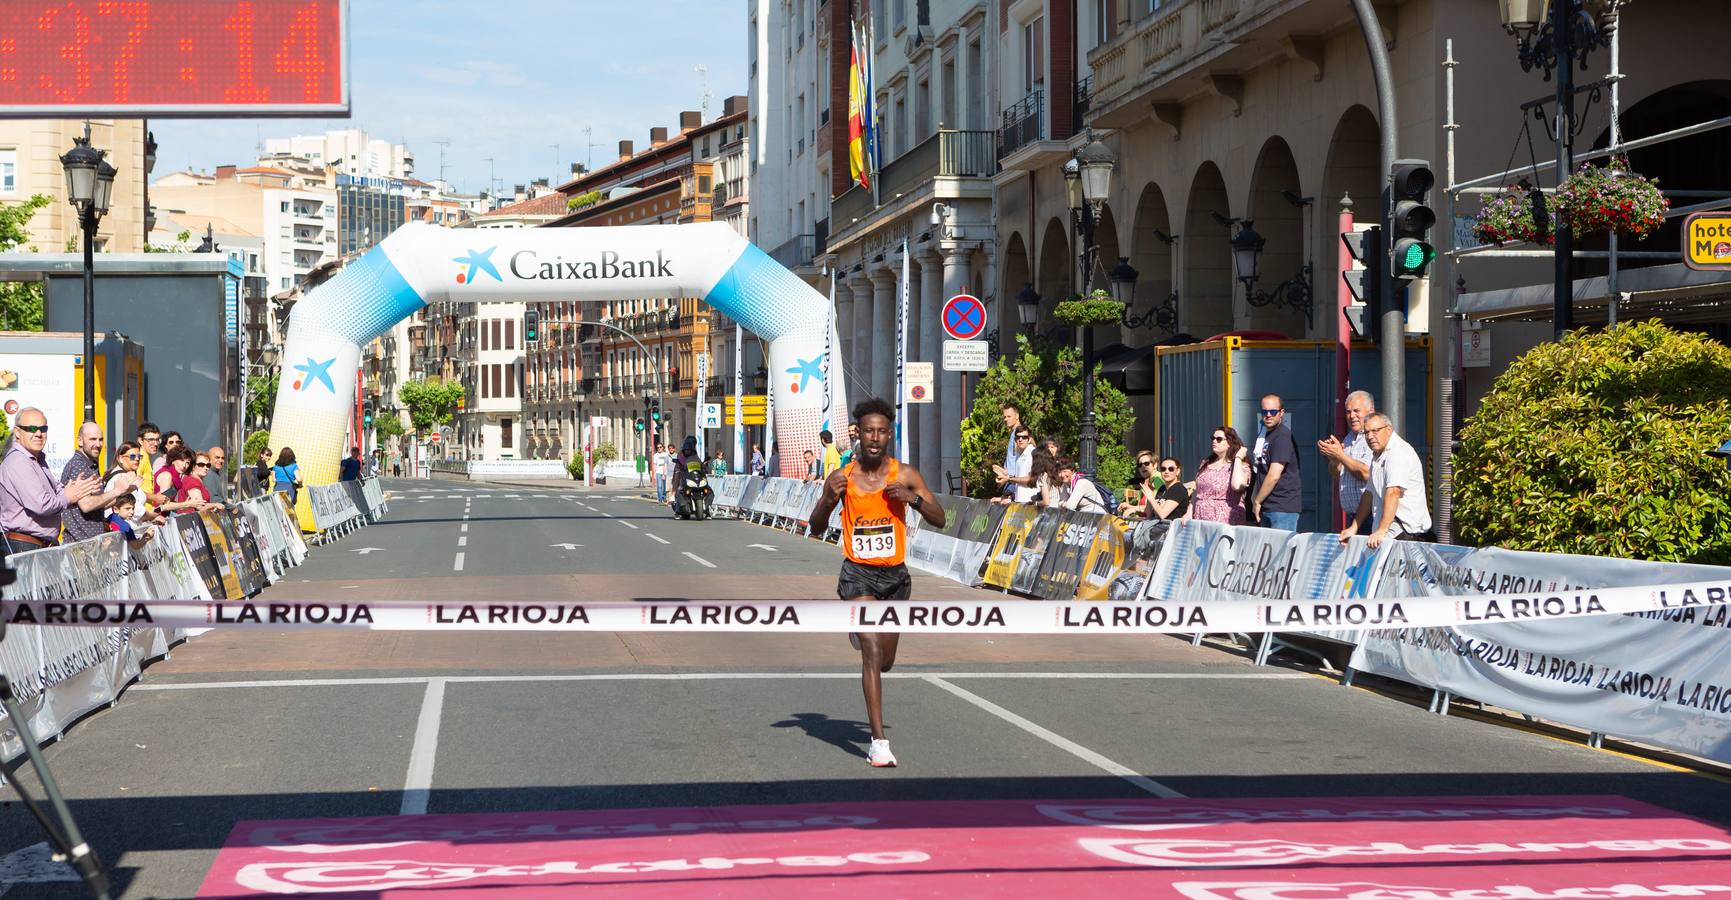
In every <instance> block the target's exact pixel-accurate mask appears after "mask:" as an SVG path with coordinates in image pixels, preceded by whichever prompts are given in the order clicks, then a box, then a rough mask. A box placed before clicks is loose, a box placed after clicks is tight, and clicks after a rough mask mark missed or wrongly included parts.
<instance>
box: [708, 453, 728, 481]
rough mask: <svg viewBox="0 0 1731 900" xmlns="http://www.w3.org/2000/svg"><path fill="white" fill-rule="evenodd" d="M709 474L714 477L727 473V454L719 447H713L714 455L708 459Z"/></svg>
mask: <svg viewBox="0 0 1731 900" xmlns="http://www.w3.org/2000/svg"><path fill="white" fill-rule="evenodd" d="M709 474H710V475H711V476H713V477H715V478H720V477H721V476H723V475H726V474H727V455H726V454H725V453H723V452H722V450H721V448H720V447H717V448H715V455H714V456H712V457H710V459H709Z"/></svg>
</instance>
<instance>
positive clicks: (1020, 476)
mask: <svg viewBox="0 0 1731 900" xmlns="http://www.w3.org/2000/svg"><path fill="white" fill-rule="evenodd" d="M1015 409H1016V408H1015V407H1013V406H1010V407H1006V408H1005V412H1004V419H1005V420H1006V421H1007V420H1008V419H1009V418H1010V415H1011V413H1013V412H1014V411H1015ZM1010 445H1011V449H1012V450H1014V451H1015V455H1014V456H1012V457H1009V465H1007V466H1000V465H997V464H995V463H994V464H993V465H992V473H993V474H994V475H996V476H998V483H999V484H1001V485H1003V486H1004V495H1003V496H1002V497H999V498H994V500H995V501H996V502H999V503H1026V502H1027V501H1026V500H1022V499H1019V498H1020V497H1022V496H1025V495H1030V494H1031V489H1032V487H1033V485H1034V482H1033V479H1032V474H1031V473H1032V470H1033V467H1034V433H1033V432H1032V431H1029V430H1028V429H1027V426H1024V425H1017V426H1016V430H1015V432H1014V433H1012V434H1011V436H1010ZM1048 455H1050V454H1048ZM1024 489H1030V490H1024Z"/></svg>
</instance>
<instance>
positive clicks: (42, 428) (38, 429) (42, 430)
mask: <svg viewBox="0 0 1731 900" xmlns="http://www.w3.org/2000/svg"><path fill="white" fill-rule="evenodd" d="M14 427H15V428H17V429H18V430H19V431H28V432H30V433H31V434H47V433H48V426H47V425H17V426H14Z"/></svg>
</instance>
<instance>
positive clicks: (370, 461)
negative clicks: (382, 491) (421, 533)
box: [211, 450, 384, 478]
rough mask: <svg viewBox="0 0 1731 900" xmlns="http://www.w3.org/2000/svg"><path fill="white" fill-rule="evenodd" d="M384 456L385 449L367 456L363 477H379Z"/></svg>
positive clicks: (213, 462)
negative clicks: (380, 461) (381, 460)
mask: <svg viewBox="0 0 1731 900" xmlns="http://www.w3.org/2000/svg"><path fill="white" fill-rule="evenodd" d="M383 457H384V451H383V450H374V451H373V455H372V456H369V457H367V461H366V465H365V466H364V467H362V469H361V477H362V478H377V477H379V470H380V469H381V468H383V467H382V466H381V465H380V463H379V460H380V459H382V458H383ZM215 464H216V460H211V465H215Z"/></svg>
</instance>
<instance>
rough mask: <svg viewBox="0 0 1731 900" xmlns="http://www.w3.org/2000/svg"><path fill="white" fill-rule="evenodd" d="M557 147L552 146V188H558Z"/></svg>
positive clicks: (556, 145) (555, 145)
mask: <svg viewBox="0 0 1731 900" xmlns="http://www.w3.org/2000/svg"><path fill="white" fill-rule="evenodd" d="M559 177H560V176H559V145H558V144H554V145H553V182H552V184H553V186H554V187H558V186H559Z"/></svg>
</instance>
